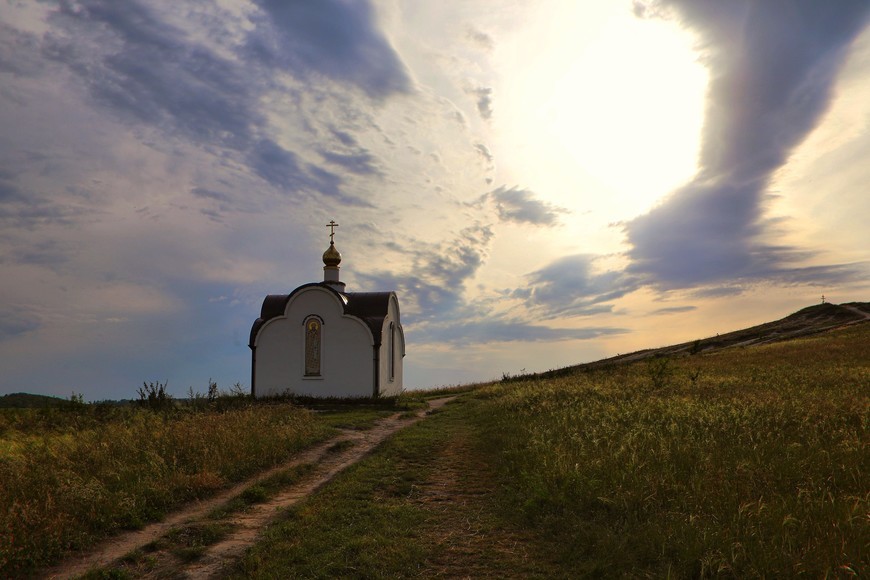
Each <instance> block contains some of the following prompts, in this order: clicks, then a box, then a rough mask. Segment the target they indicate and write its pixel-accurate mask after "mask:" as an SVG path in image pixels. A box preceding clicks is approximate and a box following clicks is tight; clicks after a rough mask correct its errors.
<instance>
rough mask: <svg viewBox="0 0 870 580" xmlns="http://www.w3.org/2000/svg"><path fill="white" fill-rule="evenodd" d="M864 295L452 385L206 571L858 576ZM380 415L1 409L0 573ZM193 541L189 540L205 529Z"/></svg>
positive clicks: (865, 422) (869, 369)
mask: <svg viewBox="0 0 870 580" xmlns="http://www.w3.org/2000/svg"><path fill="white" fill-rule="evenodd" d="M856 311H857V312H856ZM866 312H870V305H867V304H866V303H860V304H850V305H840V306H837V305H818V306H814V307H811V308H807V309H804V310H801V311H799V312H796V313H795V314H793V315H791V316H788V317H786V318H784V319H782V320H780V321H776V322H773V323H768V324H765V325H759V326H757V327H753V328H751V329H746V330H744V331H740V332H735V333H729V334H726V335H722V336H719V337H713V338H711V339H704V341H701V345H700V346H699V344H698V343H696V342H692V343H686V344H684V345H675V346H673V347H667V348H666V349H655V350H648V351H641V352H640V353H632V355H625V356H623V357H618V358H615V359H608V360H606V361H599V362H597V363H592V364H587V365H578V366H575V367H570V368H566V369H559V370H558V371H551V372H550V373H542V374H538V375H527V376H523V377H514V378H512V379H511V380H509V381H500V382H495V383H492V384H487V385H477V386H474V387H473V388H464V389H459V390H457V392H458V393H459V395H458V397H457V399H456V400H454V401H453V402H452V403H451V404H448V405H447V406H446V407H444V409H443V410H442V411H440V412H438V413H435V414H432V415H431V416H429V418H428V419H426V420H425V421H423V422H421V423H419V424H417V425H415V426H414V427H411V428H409V429H407V430H405V431H403V432H401V433H399V434H398V435H397V436H395V437H394V438H393V439H391V440H389V441H388V442H387V443H386V444H384V445H382V446H381V447H380V448H378V449H377V451H376V452H375V453H373V454H371V455H370V456H368V458H367V459H365V460H364V461H363V462H361V463H359V464H357V465H354V466H353V467H351V468H349V469H347V470H346V471H344V472H343V473H342V474H340V475H339V476H338V477H337V478H336V479H335V480H333V481H332V482H331V483H330V484H329V485H327V486H324V487H322V488H320V489H319V490H318V491H317V492H316V493H314V494H313V495H312V496H310V497H309V498H308V499H306V500H304V501H302V502H300V503H299V504H297V505H296V506H295V507H294V508H292V509H291V510H289V511H288V512H287V513H285V514H284V515H283V516H282V517H280V518H279V521H277V522H276V523H275V524H274V526H272V527H271V528H269V529H268V530H266V532H265V534H264V535H263V536H262V540H261V541H260V542H259V543H258V544H257V545H256V546H254V548H253V549H251V550H249V551H248V552H247V553H246V554H245V556H244V557H243V558H242V559H241V560H240V561H238V562H236V563H234V564H232V565H231V567H230V568H229V569H227V570H226V571H225V572H226V575H227V576H230V577H239V578H249V577H330V578H341V577H348V578H360V577H389V578H401V577H420V576H441V577H505V578H509V577H524V578H525V577H538V578H565V577H587V576H594V577H667V576H674V577H709V576H737V577H745V576H751V577H793V576H798V575H808V576H811V577H821V576H843V577H850V576H859V577H860V576H861V575H863V574H866V573H867V572H868V570H870V551H868V546H870V520H868V518H867V514H868V513H870V483H868V482H870V453H868V441H870V437H868V435H870V433H868V429H870V324H867V323H866V319H865V318H864V316H863V314H862V313H866ZM786 339H788V340H786ZM705 341H709V342H705ZM424 396H426V394H425V393H411V394H410V397H416V398H421V397H424ZM407 404H409V401H403V402H402V401H400V402H399V406H398V407H396V409H401V406H402V405H405V406H407ZM415 404H418V403H415ZM390 412H391V411H390V409H386V408H385V409H383V410H382V411H381V410H378V412H377V413H374V414H373V410H372V409H370V408H366V409H359V410H354V409H348V408H343V409H342V410H341V411H340V412H339V413H338V414H337V415H336V414H333V413H324V412H316V413H315V412H309V411H306V410H305V409H302V408H300V407H299V406H298V405H297V404H294V403H292V402H288V401H264V402H252V401H245V400H242V399H239V400H238V401H236V403H234V405H232V406H223V407H222V406H217V405H214V406H210V405H203V406H200V407H193V406H191V407H190V408H184V407H172V408H170V409H168V410H166V411H163V412H159V413H158V412H153V411H149V410H147V409H140V408H136V407H121V408H110V407H105V406H98V405H81V406H79V407H77V408H76V409H74V410H63V411H58V410H53V409H49V410H39V411H35V410H30V409H20V410H14V409H11V410H7V412H6V413H4V414H0V419H2V421H0V508H3V509H0V529H4V530H6V531H7V532H8V533H6V534H0V576H5V575H11V576H15V575H27V574H29V573H30V572H32V571H34V570H37V569H38V568H39V567H40V566H44V565H45V564H47V563H49V562H51V561H54V560H56V559H58V558H59V557H60V556H61V555H62V554H64V553H65V552H66V551H68V550H70V549H87V548H88V547H89V546H92V545H93V544H94V543H95V542H96V541H98V540H99V539H100V538H103V537H105V536H107V535H111V534H112V533H114V532H116V531H118V530H119V529H122V528H125V527H135V526H141V525H142V524H143V523H144V522H147V521H153V520H155V519H159V518H160V517H161V516H162V515H163V514H165V513H167V512H168V511H170V510H172V509H175V508H177V507H178V506H180V505H183V504H184V503H186V502H190V501H194V500H195V499H197V498H202V497H207V496H209V495H210V494H213V493H215V491H217V490H219V489H223V488H225V487H226V486H227V485H229V484H230V483H232V482H237V481H240V480H242V479H244V478H245V477H247V476H249V475H250V474H252V473H256V472H257V471H260V470H262V469H264V468H266V467H270V466H273V465H276V464H280V463H281V462H283V461H286V460H287V458H289V457H291V456H293V455H294V454H295V453H298V452H299V450H300V449H303V448H305V447H306V446H309V445H311V444H312V442H314V441H319V440H322V439H323V438H324V437H327V436H329V435H330V433H332V431H331V428H332V427H333V426H336V425H342V426H348V425H352V426H354V428H356V429H365V428H366V427H367V426H368V425H371V421H372V420H373V419H374V418H376V416H377V415H378V413H390ZM258 493H259V494H262V491H259V492H258ZM182 535H183V534H182ZM196 541H197V542H199V543H198V544H197V545H196V546H195V548H196V550H194V551H191V552H190V553H189V554H188V555H189V556H190V557H197V556H196V554H201V553H202V552H203V549H204V545H205V544H203V542H206V544H207V542H208V541H213V540H203V539H201V538H199V539H197V540H196ZM191 554H192V555H191ZM149 562H150V560H149V559H148V557H147V554H140V555H139V556H137V557H135V558H130V559H128V561H126V562H121V563H118V564H117V565H116V566H115V567H113V568H112V569H110V570H104V571H102V572H98V573H97V574H96V575H95V576H94V577H138V576H141V575H146V576H147V575H148V574H149V573H151V572H152V571H153V570H152V569H150V568H149V566H150V565H151V564H149Z"/></svg>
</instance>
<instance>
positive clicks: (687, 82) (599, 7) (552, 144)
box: [497, 3, 708, 221]
mask: <svg viewBox="0 0 870 580" xmlns="http://www.w3.org/2000/svg"><path fill="white" fill-rule="evenodd" d="M554 9H555V8H554V7H553V6H550V5H549V4H547V5H541V6H540V7H539V13H538V15H537V16H536V17H533V18H531V20H530V23H529V25H528V27H527V31H526V32H524V33H522V34H521V35H520V38H519V40H518V41H517V43H516V44H515V45H514V46H511V47H509V49H508V50H506V51H504V52H503V53H502V57H503V59H504V62H505V64H503V66H504V67H505V68H506V67H507V66H508V64H507V63H508V62H510V66H513V67H514V73H513V74H511V75H508V76H506V79H507V86H505V87H502V89H501V90H500V91H499V94H500V95H501V101H500V107H499V109H498V111H497V116H498V124H499V127H500V129H501V131H503V132H504V133H505V136H506V137H507V138H508V139H509V140H510V142H512V143H513V145H514V148H513V149H514V151H518V152H521V155H518V156H516V157H514V158H511V159H510V164H511V166H512V168H513V169H512V171H513V172H514V173H515V175H516V178H517V179H519V180H521V181H522V180H523V179H527V180H530V181H531V180H540V182H536V183H535V184H533V187H534V189H535V190H536V191H538V192H539V193H540V194H541V195H542V196H543V197H545V198H547V199H548V200H549V201H551V202H553V203H558V204H560V205H562V206H564V207H567V208H569V209H572V210H574V211H575V212H582V211H588V210H592V211H594V212H596V213H598V214H599V217H600V218H601V219H602V220H607V221H612V220H618V219H628V218H631V217H633V216H635V215H638V214H640V213H643V212H645V211H647V210H648V209H650V207H652V206H653V205H654V204H655V203H656V202H657V201H658V200H659V199H660V198H661V197H662V196H664V195H665V194H666V193H668V192H669V191H671V190H673V189H674V188H675V187H677V186H678V185H680V184H681V183H683V182H685V181H687V180H689V179H690V178H691V177H692V176H693V175H694V174H695V172H696V168H697V158H698V150H699V147H700V137H701V129H702V125H703V118H704V97H705V93H706V90H707V82H708V74H707V71H706V69H705V68H704V67H703V66H702V65H701V64H700V63H699V62H698V60H697V55H696V53H695V52H694V50H693V43H694V39H693V37H692V36H691V35H690V34H689V33H688V32H686V31H683V30H681V29H679V28H678V27H677V25H676V23H675V22H672V21H665V20H660V19H655V20H651V19H642V18H638V17H636V16H634V15H633V14H632V12H631V10H630V7H629V6H626V5H625V4H621V3H600V4H588V3H583V4H574V3H568V4H567V5H566V6H560V7H559V10H558V11H559V12H561V13H563V14H564V18H560V19H558V21H554V19H553V18H552V13H553V11H554ZM593 23H594V24H593ZM532 48H534V49H535V50H532ZM506 155H507V156H510V151H508V152H506ZM549 176H552V178H550V177H549ZM566 181H570V182H573V183H574V184H575V186H576V189H575V188H565V187H564V185H562V186H561V187H558V186H557V185H556V184H557V183H560V184H564V183H566Z"/></svg>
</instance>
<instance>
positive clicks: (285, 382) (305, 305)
mask: <svg viewBox="0 0 870 580" xmlns="http://www.w3.org/2000/svg"><path fill="white" fill-rule="evenodd" d="M312 314H316V315H318V316H320V317H321V319H322V320H323V327H322V333H321V363H320V368H321V376H320V377H304V376H303V373H304V359H305V328H304V322H305V319H306V318H307V317H308V316H310V315H312ZM373 344H374V340H373V338H372V334H371V331H370V330H369V329H368V327H367V326H366V325H365V324H364V323H363V322H362V321H361V320H359V319H358V318H354V317H351V316H346V315H344V309H343V305H342V304H341V302H340V299H339V298H338V296H337V295H336V294H335V293H334V292H332V291H330V290H327V289H325V288H321V287H316V286H314V287H311V288H306V289H304V290H301V291H300V292H298V293H297V294H295V295H293V296H292V297H291V298H290V301H289V302H288V304H287V308H286V309H285V312H284V316H279V317H276V318H273V319H272V320H270V321H268V322H267V323H266V324H264V325H263V327H262V328H261V329H260V332H259V333H258V335H257V337H256V344H255V347H256V362H255V376H256V378H255V380H256V392H257V396H258V397H268V396H272V395H281V394H284V393H285V392H290V393H294V394H298V395H308V396H316V397H371V396H372V394H373V383H374V360H373V356H374V352H373Z"/></svg>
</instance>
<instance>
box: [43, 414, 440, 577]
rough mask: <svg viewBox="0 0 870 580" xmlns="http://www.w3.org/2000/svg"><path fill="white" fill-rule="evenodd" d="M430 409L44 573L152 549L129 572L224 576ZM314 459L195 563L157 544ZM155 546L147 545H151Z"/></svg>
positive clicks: (348, 438)
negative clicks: (294, 512) (283, 520)
mask: <svg viewBox="0 0 870 580" xmlns="http://www.w3.org/2000/svg"><path fill="white" fill-rule="evenodd" d="M453 398H454V397H444V398H441V399H433V400H430V401H429V406H430V410H434V409H438V408H440V407H441V406H443V405H444V404H445V403H447V401H449V400H451V399H453ZM426 413H427V411H419V412H418V413H416V414H414V415H410V416H409V415H408V414H403V413H396V414H394V415H392V416H390V417H387V418H385V419H382V420H380V421H378V422H377V423H376V424H375V426H374V427H373V428H371V429H368V430H365V431H359V430H352V429H345V430H342V432H341V434H340V435H338V436H336V437H334V438H332V439H329V440H327V441H324V442H322V443H320V444H318V445H316V446H314V447H312V448H311V449H308V450H306V451H304V452H302V453H300V454H298V455H297V456H295V457H294V458H293V459H292V460H291V461H289V462H287V463H285V464H283V465H279V466H277V467H275V468H273V469H270V470H268V471H266V472H263V473H261V474H259V475H258V476H256V477H254V478H252V479H249V480H247V481H245V482H243V483H240V484H238V485H236V486H234V487H233V488H231V489H228V490H226V491H224V492H222V493H220V494H218V495H216V496H214V497H212V498H210V499H208V500H203V501H200V502H197V503H195V504H193V505H190V506H189V507H187V508H185V509H183V510H181V511H178V512H175V513H174V514H172V515H170V516H169V517H167V518H166V519H165V520H164V521H162V522H158V523H155V524H151V525H149V526H146V527H145V528H143V529H141V530H136V531H132V532H127V533H124V534H120V535H118V536H115V537H113V538H111V539H109V540H107V541H105V542H104V543H102V544H100V545H99V546H97V547H96V548H94V549H93V550H91V551H89V552H87V553H86V554H82V555H80V556H77V557H74V558H72V559H70V560H68V561H66V562H63V563H61V564H60V565H58V566H56V567H54V568H51V569H49V570H47V571H46V572H45V573H44V575H43V577H45V578H73V577H76V576H80V575H82V574H85V573H86V572H88V571H89V570H92V569H95V568H100V567H106V566H112V565H116V564H120V561H121V560H122V559H123V558H124V557H125V556H127V555H129V554H131V553H134V552H136V551H140V552H147V554H148V556H147V565H145V566H143V565H141V564H136V563H132V564H128V565H125V566H124V567H125V568H126V569H127V571H128V572H131V573H134V574H136V575H142V576H160V577H166V576H173V577H178V578H185V577H186V578H211V577H216V576H219V575H220V571H221V569H222V568H223V567H224V565H225V564H226V563H228V562H229V561H231V560H232V559H234V558H236V557H238V556H240V555H241V554H242V553H243V552H244V550H245V549H246V548H248V547H249V546H251V545H252V544H253V543H254V542H255V541H256V540H257V537H258V535H259V534H260V532H261V531H262V530H263V529H264V528H265V527H266V525H268V524H269V523H270V522H271V521H272V520H273V519H274V518H275V517H276V515H277V514H278V512H279V511H280V510H282V509H283V508H287V507H289V506H292V505H293V504H295V503H297V502H298V501H300V500H301V499H304V498H305V497H307V496H308V495H310V494H311V493H312V492H314V491H315V490H316V489H318V488H319V487H321V486H322V485H324V484H326V483H327V482H329V481H330V480H331V479H332V478H333V477H335V475H336V474H338V473H339V472H341V471H342V470H344V469H345V468H347V467H349V466H350V465H353V464H354V463H356V462H358V461H359V460H361V459H362V458H363V457H365V456H366V455H367V454H368V453H370V452H371V451H372V450H373V449H374V448H375V447H377V446H378V445H379V444H380V443H381V442H383V441H384V440H385V439H387V438H388V437H389V436H390V435H392V434H394V433H396V432H397V431H399V430H401V429H403V428H405V427H408V426H409V425H412V424H414V423H416V422H417V421H419V420H421V419H422V418H424V417H425V416H426ZM304 464H313V465H314V468H313V469H312V471H311V472H310V473H309V474H308V475H307V476H306V477H304V478H302V480H301V481H299V482H298V483H296V484H293V485H290V486H289V487H287V488H286V489H284V490H282V491H281V492H279V493H278V494H277V495H275V496H273V497H271V498H269V499H268V500H266V501H265V502H263V503H259V504H255V505H252V506H250V507H248V508H247V509H245V510H243V511H240V512H235V513H232V514H230V515H229V516H228V517H227V518H225V519H222V520H221V523H222V524H226V525H227V527H228V528H229V529H230V531H229V533H227V534H226V535H224V536H223V537H222V538H221V539H220V540H218V541H217V542H215V543H212V544H210V545H208V546H203V547H202V549H201V553H199V554H197V558H196V559H195V561H194V562H192V563H184V562H183V561H182V560H180V559H179V558H178V557H177V556H176V555H174V554H171V553H170V552H169V551H168V550H166V549H160V548H159V547H158V548H157V549H153V546H155V545H157V546H159V542H158V541H159V540H160V539H161V538H163V537H164V536H166V535H167V534H168V533H169V532H170V531H172V530H173V529H177V528H180V527H184V526H191V525H195V524H197V523H198V522H202V521H203V520H205V519H206V518H207V516H208V514H209V513H211V512H212V511H214V510H216V509H217V508H219V507H221V506H222V505H224V504H226V503H227V502H229V501H230V500H231V499H233V498H235V497H237V496H239V495H240V494H241V493H242V492H243V491H245V490H246V489H248V488H250V487H251V486H252V485H255V484H257V483H258V482H261V481H264V480H265V479H267V478H269V477H270V476H273V475H275V474H277V473H279V472H281V471H285V470H287V469H288V468H292V467H296V466H300V465H304ZM149 545H150V546H152V549H151V550H148V549H147V547H148V546H149Z"/></svg>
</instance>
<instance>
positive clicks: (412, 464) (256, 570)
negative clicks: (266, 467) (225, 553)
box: [232, 405, 549, 578]
mask: <svg viewBox="0 0 870 580" xmlns="http://www.w3.org/2000/svg"><path fill="white" fill-rule="evenodd" d="M468 416H469V415H468V414H467V413H466V412H465V411H463V409H462V406H461V405H457V406H451V407H450V408H449V410H445V411H444V412H442V413H439V414H438V415H437V417H433V418H432V419H430V420H427V421H424V422H422V423H418V424H416V425H414V426H412V427H410V428H408V429H405V430H403V431H401V432H399V433H398V434H397V435H395V436H394V437H393V438H391V439H390V440H388V441H387V442H385V443H384V444H383V445H381V446H380V447H379V448H378V450H377V451H376V452H375V453H373V454H372V455H370V456H369V457H368V458H366V459H365V460H363V461H362V462H360V463H358V464H356V465H354V466H352V467H350V468H348V469H347V470H346V471H344V472H343V473H342V474H340V475H339V476H338V477H337V478H336V479H335V480H334V481H333V482H332V483H330V485H329V486H327V487H325V488H323V489H322V490H321V491H320V492H318V493H317V494H315V495H314V496H312V497H311V498H309V499H308V500H306V501H304V502H302V503H300V504H297V505H296V506H294V507H293V508H292V509H290V510H288V511H287V513H286V515H285V516H284V519H283V521H280V522H278V523H276V524H274V525H273V526H271V527H270V528H269V530H268V531H267V532H266V534H265V536H264V539H263V540H262V541H261V542H259V543H258V544H257V545H256V546H254V547H253V548H252V549H251V550H249V551H248V553H247V554H246V556H245V557H244V558H243V560H242V561H241V562H239V563H238V565H237V567H236V569H235V571H234V573H233V575H232V577H237V578H279V577H303V578H408V577H418V576H419V575H420V574H421V573H422V572H423V571H425V570H427V569H430V568H431V567H432V566H437V565H439V564H438V563H443V562H449V565H450V566H452V568H451V571H452V572H451V573H452V574H453V575H454V576H455V575H457V574H459V575H467V574H468V573H470V572H471V571H472V570H477V571H486V572H487V574H489V575H490V576H491V577H505V576H510V575H512V574H514V575H515V574H516V573H517V571H521V572H528V573H529V574H530V575H531V576H534V574H532V573H531V570H530V569H529V568H528V567H527V566H526V564H525V563H524V562H523V561H521V560H520V559H519V558H515V557H512V556H511V555H510V554H509V553H507V552H498V551H495V550H494V549H493V548H492V546H490V544H489V542H488V541H484V540H483V539H484V538H486V537H487V536H500V535H503V534H504V533H505V529H506V527H507V528H510V525H511V524H510V522H508V521H507V520H505V519H504V518H503V517H502V516H501V515H500V514H499V512H498V511H497V510H496V509H495V508H494V507H492V506H490V507H489V508H486V509H484V508H483V507H482V506H483V505H485V504H486V503H487V500H486V498H485V495H481V494H475V495H474V496H473V497H474V498H476V499H475V501H476V502H478V503H475V504H474V505H469V504H467V503H462V504H460V503H458V502H456V503H451V502H444V501H441V499H443V498H440V497H437V498H434V499H433V498H430V497H429V490H430V489H433V488H437V489H441V487H440V483H439V484H436V483H434V482H435V481H436V480H439V478H443V477H444V466H445V463H444V462H443V461H442V459H439V458H440V457H441V456H442V455H443V451H444V449H446V448H450V447H452V446H454V445H455V444H456V441H458V440H460V439H466V438H469V437H472V435H470V433H471V430H472V426H471V425H469V423H468V421H467V418H468ZM454 455H455V456H457V457H460V458H461V459H463V460H465V461H467V462H468V466H469V467H473V466H475V465H479V463H476V461H483V460H482V458H477V459H475V457H476V454H475V451H474V447H473V446H472V447H469V448H463V449H462V450H460V452H457V453H455V454H454ZM468 474H471V476H470V477H471V478H472V479H475V480H477V481H478V483H479V482H480V479H481V478H480V477H479V476H480V473H479V472H478V471H476V470H474V469H470V468H469V469H467V470H465V472H462V471H461V470H460V471H459V472H457V473H456V474H454V475H455V477H454V476H453V475H452V476H450V477H447V478H446V479H445V480H444V481H442V482H441V483H444V482H447V483H449V484H450V485H454V484H455V485H458V486H459V487H458V488H457V489H458V490H465V489H467V486H468V485H469V483H468V481H467V479H468V477H469V475H468ZM439 481H440V480H439ZM454 499H455V498H454ZM469 512H472V513H469ZM472 520H473V523H470V522H472ZM470 525H471V526H474V528H475V529H474V530H473V531H471V532H470V533H469V534H468V537H472V538H473V541H472V544H471V545H470V547H469V548H468V549H465V548H463V549H464V550H465V551H464V552H463V554H464V555H463V557H462V562H461V563H457V562H456V558H455V557H454V556H453V552H450V549H451V546H452V545H453V544H454V540H453V539H452V538H453V536H454V535H461V534H463V533H464V532H463V530H465V531H467V530H468V529H469V526H470ZM448 552H450V554H449V557H445V555H446V554H447V553H448ZM463 564H468V565H469V567H465V568H463ZM547 570H549V568H548V569H547ZM451 573H447V576H451Z"/></svg>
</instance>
